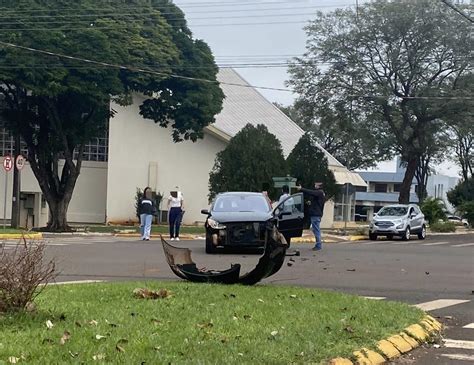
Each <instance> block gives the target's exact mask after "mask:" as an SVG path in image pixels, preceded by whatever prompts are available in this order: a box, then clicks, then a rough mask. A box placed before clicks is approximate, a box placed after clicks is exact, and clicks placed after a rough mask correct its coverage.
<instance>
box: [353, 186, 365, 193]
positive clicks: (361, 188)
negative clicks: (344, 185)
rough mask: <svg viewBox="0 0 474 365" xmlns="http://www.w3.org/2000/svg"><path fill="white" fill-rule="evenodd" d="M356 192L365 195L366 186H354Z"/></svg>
mask: <svg viewBox="0 0 474 365" xmlns="http://www.w3.org/2000/svg"><path fill="white" fill-rule="evenodd" d="M355 189H356V191H357V192H359V193H365V192H367V186H356V187H355Z"/></svg>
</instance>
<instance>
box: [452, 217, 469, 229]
mask: <svg viewBox="0 0 474 365" xmlns="http://www.w3.org/2000/svg"><path fill="white" fill-rule="evenodd" d="M447 218H448V222H453V223H454V224H455V225H457V226H464V227H467V226H469V222H468V221H467V219H465V218H461V217H458V216H457V215H448V216H447Z"/></svg>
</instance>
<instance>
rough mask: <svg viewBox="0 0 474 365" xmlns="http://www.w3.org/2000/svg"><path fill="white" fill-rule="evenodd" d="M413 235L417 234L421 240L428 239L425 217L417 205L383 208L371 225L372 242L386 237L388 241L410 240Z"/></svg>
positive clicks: (398, 205) (397, 205)
mask: <svg viewBox="0 0 474 365" xmlns="http://www.w3.org/2000/svg"><path fill="white" fill-rule="evenodd" d="M412 234H417V235H418V238H419V239H420V240H423V239H425V237H426V222H425V216H424V214H423V213H422V212H421V210H420V207H418V205H415V204H407V205H403V204H396V205H389V206H386V207H383V208H382V209H380V210H379V211H378V213H377V214H375V216H374V218H373V219H372V221H371V222H370V225H369V238H370V239H371V240H376V239H377V237H378V236H386V237H387V238H388V239H392V238H393V237H394V236H399V237H401V238H402V239H403V240H409V239H410V236H411V235H412Z"/></svg>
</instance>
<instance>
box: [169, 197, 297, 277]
mask: <svg viewBox="0 0 474 365" xmlns="http://www.w3.org/2000/svg"><path fill="white" fill-rule="evenodd" d="M202 213H203V214H207V216H208V217H207V220H206V232H207V239H206V252H211V253H212V252H215V250H217V249H218V248H219V247H229V246H230V247H234V248H235V247H263V255H262V256H261V257H260V259H259V261H258V263H257V266H256V267H255V268H254V269H252V270H250V271H249V272H247V273H245V274H243V275H241V273H240V269H241V265H240V264H239V263H235V264H232V265H231V267H230V268H229V269H226V270H212V269H207V268H204V267H201V268H200V267H199V266H198V265H197V264H196V263H195V262H194V261H193V260H192V258H191V250H190V249H188V248H184V247H175V246H172V245H170V244H169V243H168V242H166V240H165V239H163V237H162V238H161V242H162V244H163V250H164V253H165V257H166V260H167V262H168V265H169V266H170V268H171V270H172V271H173V272H174V273H175V274H176V275H177V276H178V277H180V278H182V279H185V280H189V281H193V282H207V283H222V284H243V285H253V284H256V283H258V282H259V281H260V280H262V279H264V278H267V277H269V276H271V275H273V274H275V273H276V272H278V270H280V268H281V267H282V265H283V262H284V260H285V256H286V250H287V248H288V244H287V241H286V238H285V237H290V238H291V237H300V236H301V235H302V233H303V226H304V200H303V194H302V193H299V194H295V195H292V196H290V197H288V198H287V199H286V200H285V201H283V202H281V204H279V205H278V206H277V207H276V208H275V209H273V210H272V208H271V206H270V204H269V203H268V201H267V199H266V197H265V196H264V195H263V194H259V193H241V192H239V193H224V194H219V195H218V196H217V198H216V200H215V201H214V203H213V204H212V207H211V209H210V210H209V211H207V210H203V211H202ZM209 244H212V246H209ZM209 248H210V250H209Z"/></svg>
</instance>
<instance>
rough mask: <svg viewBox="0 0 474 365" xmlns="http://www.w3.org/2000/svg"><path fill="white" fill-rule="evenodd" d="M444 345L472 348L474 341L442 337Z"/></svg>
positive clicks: (456, 347)
mask: <svg viewBox="0 0 474 365" xmlns="http://www.w3.org/2000/svg"><path fill="white" fill-rule="evenodd" d="M443 341H444V346H445V347H448V348H452V349H464V350H474V341H462V340H450V339H448V338H446V339H444V340H443Z"/></svg>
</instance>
